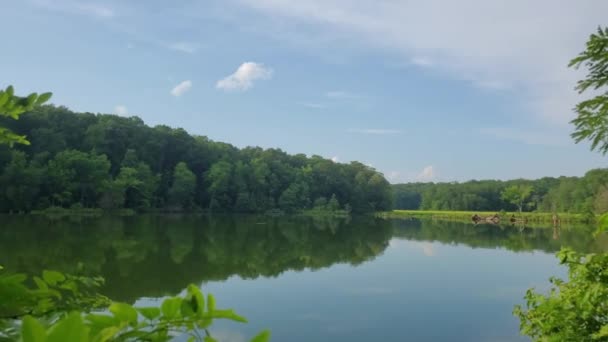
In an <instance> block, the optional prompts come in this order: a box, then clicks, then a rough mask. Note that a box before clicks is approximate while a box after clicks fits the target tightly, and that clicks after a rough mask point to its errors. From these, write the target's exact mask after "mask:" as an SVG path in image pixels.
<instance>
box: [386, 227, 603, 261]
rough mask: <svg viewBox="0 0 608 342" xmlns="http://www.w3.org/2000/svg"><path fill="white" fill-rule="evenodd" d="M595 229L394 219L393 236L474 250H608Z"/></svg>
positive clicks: (550, 251)
mask: <svg viewBox="0 0 608 342" xmlns="http://www.w3.org/2000/svg"><path fill="white" fill-rule="evenodd" d="M593 232H594V228H593V227H592V226H583V225H579V226H576V227H561V228H542V229H541V228H535V229H533V228H523V227H518V226H511V225H504V226H496V225H490V224H481V225H473V224H466V223H461V222H445V221H435V220H417V219H411V220H394V221H393V236H394V237H396V238H402V239H407V240H417V241H430V242H433V241H437V242H441V243H445V244H462V245H467V246H469V247H473V248H504V249H508V250H511V251H515V252H520V251H543V252H549V253H553V252H557V251H558V250H559V249H560V248H561V247H570V248H572V249H574V250H577V251H581V252H597V251H603V250H606V249H608V238H607V237H606V236H605V235H604V236H600V237H598V238H596V237H594V235H593Z"/></svg>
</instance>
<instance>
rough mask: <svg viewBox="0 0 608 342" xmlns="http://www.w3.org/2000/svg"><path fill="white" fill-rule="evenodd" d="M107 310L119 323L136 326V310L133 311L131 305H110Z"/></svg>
mask: <svg viewBox="0 0 608 342" xmlns="http://www.w3.org/2000/svg"><path fill="white" fill-rule="evenodd" d="M109 310H110V312H111V313H113V314H114V317H116V318H117V319H118V320H120V321H121V322H128V323H129V324H137V310H135V309H134V308H133V307H132V306H131V305H129V304H125V303H112V305H110V308H109Z"/></svg>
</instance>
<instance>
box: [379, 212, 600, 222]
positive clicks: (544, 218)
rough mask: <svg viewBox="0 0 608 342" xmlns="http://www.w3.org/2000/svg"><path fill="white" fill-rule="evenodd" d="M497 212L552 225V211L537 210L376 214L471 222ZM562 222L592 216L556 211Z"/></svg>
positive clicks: (506, 219) (502, 217) (503, 219)
mask: <svg viewBox="0 0 608 342" xmlns="http://www.w3.org/2000/svg"><path fill="white" fill-rule="evenodd" d="M495 214H498V215H499V217H500V222H501V223H509V219H510V218H511V217H512V216H515V218H516V219H525V220H526V222H527V224H543V225H553V213H539V212H524V213H521V214H520V213H518V212H496V211H491V212H490V211H441V210H393V211H389V212H382V213H379V214H378V216H380V217H384V218H396V219H407V218H428V219H434V220H445V221H459V222H472V219H471V218H472V217H473V215H479V216H481V217H488V216H492V215H495ZM557 216H558V218H559V220H560V222H561V223H562V224H572V223H590V221H593V220H594V219H595V218H594V217H589V215H585V214H573V213H558V214H557Z"/></svg>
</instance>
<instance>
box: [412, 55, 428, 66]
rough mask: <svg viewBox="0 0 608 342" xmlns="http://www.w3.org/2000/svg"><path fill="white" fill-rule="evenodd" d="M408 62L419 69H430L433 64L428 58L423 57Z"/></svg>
mask: <svg viewBox="0 0 608 342" xmlns="http://www.w3.org/2000/svg"><path fill="white" fill-rule="evenodd" d="M410 62H411V63H412V64H414V65H417V66H420V67H430V66H433V62H432V61H431V60H430V59H428V58H424V57H414V58H412V59H411V60H410Z"/></svg>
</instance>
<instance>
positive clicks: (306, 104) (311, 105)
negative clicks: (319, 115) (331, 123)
mask: <svg viewBox="0 0 608 342" xmlns="http://www.w3.org/2000/svg"><path fill="white" fill-rule="evenodd" d="M302 106H304V107H307V108H312V109H323V108H325V107H327V106H326V105H324V104H322V103H311V102H302Z"/></svg>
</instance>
